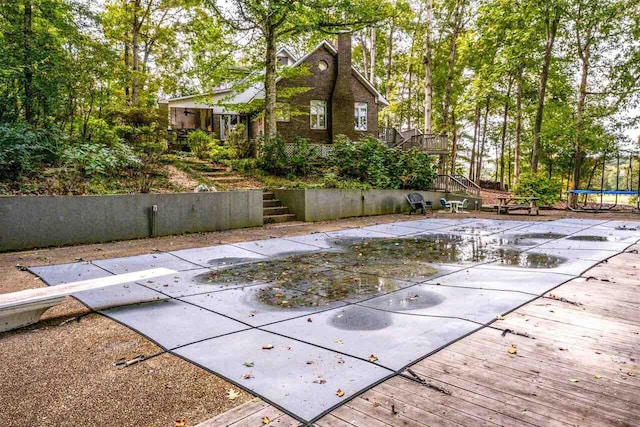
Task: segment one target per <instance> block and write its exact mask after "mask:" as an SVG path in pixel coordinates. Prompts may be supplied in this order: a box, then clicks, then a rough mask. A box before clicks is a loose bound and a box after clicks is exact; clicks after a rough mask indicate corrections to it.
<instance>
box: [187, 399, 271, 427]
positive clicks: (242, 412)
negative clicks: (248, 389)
mask: <svg viewBox="0 0 640 427" xmlns="http://www.w3.org/2000/svg"><path fill="white" fill-rule="evenodd" d="M267 406H269V404H268V403H266V402H263V401H262V400H261V399H258V398H255V399H253V400H250V401H248V402H246V403H243V404H242V405H240V406H236V407H235V408H233V409H230V410H228V411H227V412H224V413H222V414H220V415H218V416H216V417H213V418H211V419H208V420H206V421H203V422H202V423H200V424H198V425H197V426H196V427H219V426H225V427H226V426H230V425H232V424H234V423H237V422H239V421H242V420H244V419H245V418H247V417H249V416H251V415H253V414H255V413H256V412H259V411H261V410H262V409H264V408H266V407H267Z"/></svg>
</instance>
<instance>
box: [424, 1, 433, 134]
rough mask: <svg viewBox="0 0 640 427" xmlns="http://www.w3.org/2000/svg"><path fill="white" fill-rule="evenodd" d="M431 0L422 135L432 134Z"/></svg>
mask: <svg viewBox="0 0 640 427" xmlns="http://www.w3.org/2000/svg"><path fill="white" fill-rule="evenodd" d="M432 34H433V0H427V43H426V48H427V51H426V54H425V56H424V68H425V79H424V133H425V134H427V135H429V134H431V133H432V132H433V130H432V124H431V114H432V113H431V110H432V108H433V46H432V45H433V42H432Z"/></svg>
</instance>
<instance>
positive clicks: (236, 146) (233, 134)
mask: <svg viewBox="0 0 640 427" xmlns="http://www.w3.org/2000/svg"><path fill="white" fill-rule="evenodd" d="M245 130H246V127H245V125H243V124H242V123H240V124H238V125H236V126H235V127H234V128H233V129H231V130H230V131H228V132H227V140H226V141H225V145H227V146H228V147H229V152H230V156H231V158H234V159H246V158H249V157H253V151H254V145H253V142H252V141H251V140H250V139H249V138H247V137H246V135H245Z"/></svg>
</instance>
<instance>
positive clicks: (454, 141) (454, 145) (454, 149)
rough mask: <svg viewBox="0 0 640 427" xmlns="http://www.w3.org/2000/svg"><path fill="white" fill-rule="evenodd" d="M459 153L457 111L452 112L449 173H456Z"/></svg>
mask: <svg viewBox="0 0 640 427" xmlns="http://www.w3.org/2000/svg"><path fill="white" fill-rule="evenodd" d="M457 154H458V129H457V127H456V113H455V111H452V112H451V169H450V171H449V173H451V174H455V173H456V155H457Z"/></svg>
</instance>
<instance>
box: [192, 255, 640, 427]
mask: <svg viewBox="0 0 640 427" xmlns="http://www.w3.org/2000/svg"><path fill="white" fill-rule="evenodd" d="M638 252H640V245H636V246H634V247H632V248H629V249H628V250H627V251H626V252H625V253H622V254H620V255H617V256H615V257H613V258H611V259H609V260H608V261H607V262H604V263H602V264H600V265H598V266H596V267H594V268H592V269H591V270H589V271H588V272H587V273H585V274H584V275H583V277H581V278H578V279H576V280H573V281H571V282H568V283H566V284H564V285H562V286H560V287H558V288H556V289H555V290H553V291H552V292H550V293H549V294H546V296H545V298H539V299H537V300H535V301H532V302H530V303H529V304H526V305H524V306H522V307H520V308H519V309H517V310H515V311H513V312H512V313H510V314H508V315H507V316H505V318H504V320H497V321H496V322H494V323H493V325H492V327H491V328H483V329H482V330H480V331H478V332H475V333H474V334H472V335H469V336H467V337H466V338H464V339H462V340H460V341H458V342H455V343H453V344H451V345H450V346H448V347H446V348H444V349H443V350H441V351H439V352H437V353H435V354H433V355H431V356H430V357H428V358H426V359H425V360H423V361H421V362H419V363H417V364H415V365H414V366H412V368H411V370H412V371H413V373H414V374H415V376H416V377H418V378H419V379H421V380H422V381H423V383H420V382H418V381H416V380H411V379H408V378H405V377H402V376H397V377H395V378H392V379H390V380H387V381H385V382H384V383H382V384H380V385H378V386H376V387H374V388H372V389H371V390H369V391H367V392H366V393H364V394H362V395H360V396H359V397H356V398H355V399H353V400H351V401H349V402H347V403H345V404H344V405H343V406H341V407H339V408H338V409H335V410H334V411H333V412H331V413H330V414H328V415H326V416H325V417H323V418H322V419H320V420H319V421H318V422H317V423H315V424H314V425H317V426H319V427H334V426H335V427H338V426H339V427H343V426H367V427H378V426H380V427H383V426H474V427H475V426H496V425H500V426H502V425H504V426H510V427H511V426H640V254H639V253H638ZM507 329H509V330H511V331H515V332H517V333H518V334H527V335H528V337H526V336H522V335H516V334H513V333H506V335H505V334H504V332H503V331H504V330H507ZM511 348H515V354H511V353H510V352H509V349H511ZM407 376H411V375H410V374H409V373H407ZM265 417H267V418H268V425H269V426H298V425H300V423H299V422H298V421H296V420H295V419H293V418H291V417H290V416H288V415H286V414H283V413H282V412H280V411H279V410H278V409H276V408H274V407H272V406H270V405H268V404H267V403H265V402H262V401H261V400H259V399H254V400H253V401H251V402H248V403H246V404H244V405H242V406H239V407H237V408H234V409H232V410H231V411H229V412H226V413H224V414H221V415H219V416H217V417H215V418H213V419H211V420H209V421H206V422H205V423H202V424H200V426H207V427H208V426H216V427H217V426H233V427H251V426H263V425H264V424H263V419H264V418H265ZM265 421H267V420H266V419H265Z"/></svg>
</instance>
